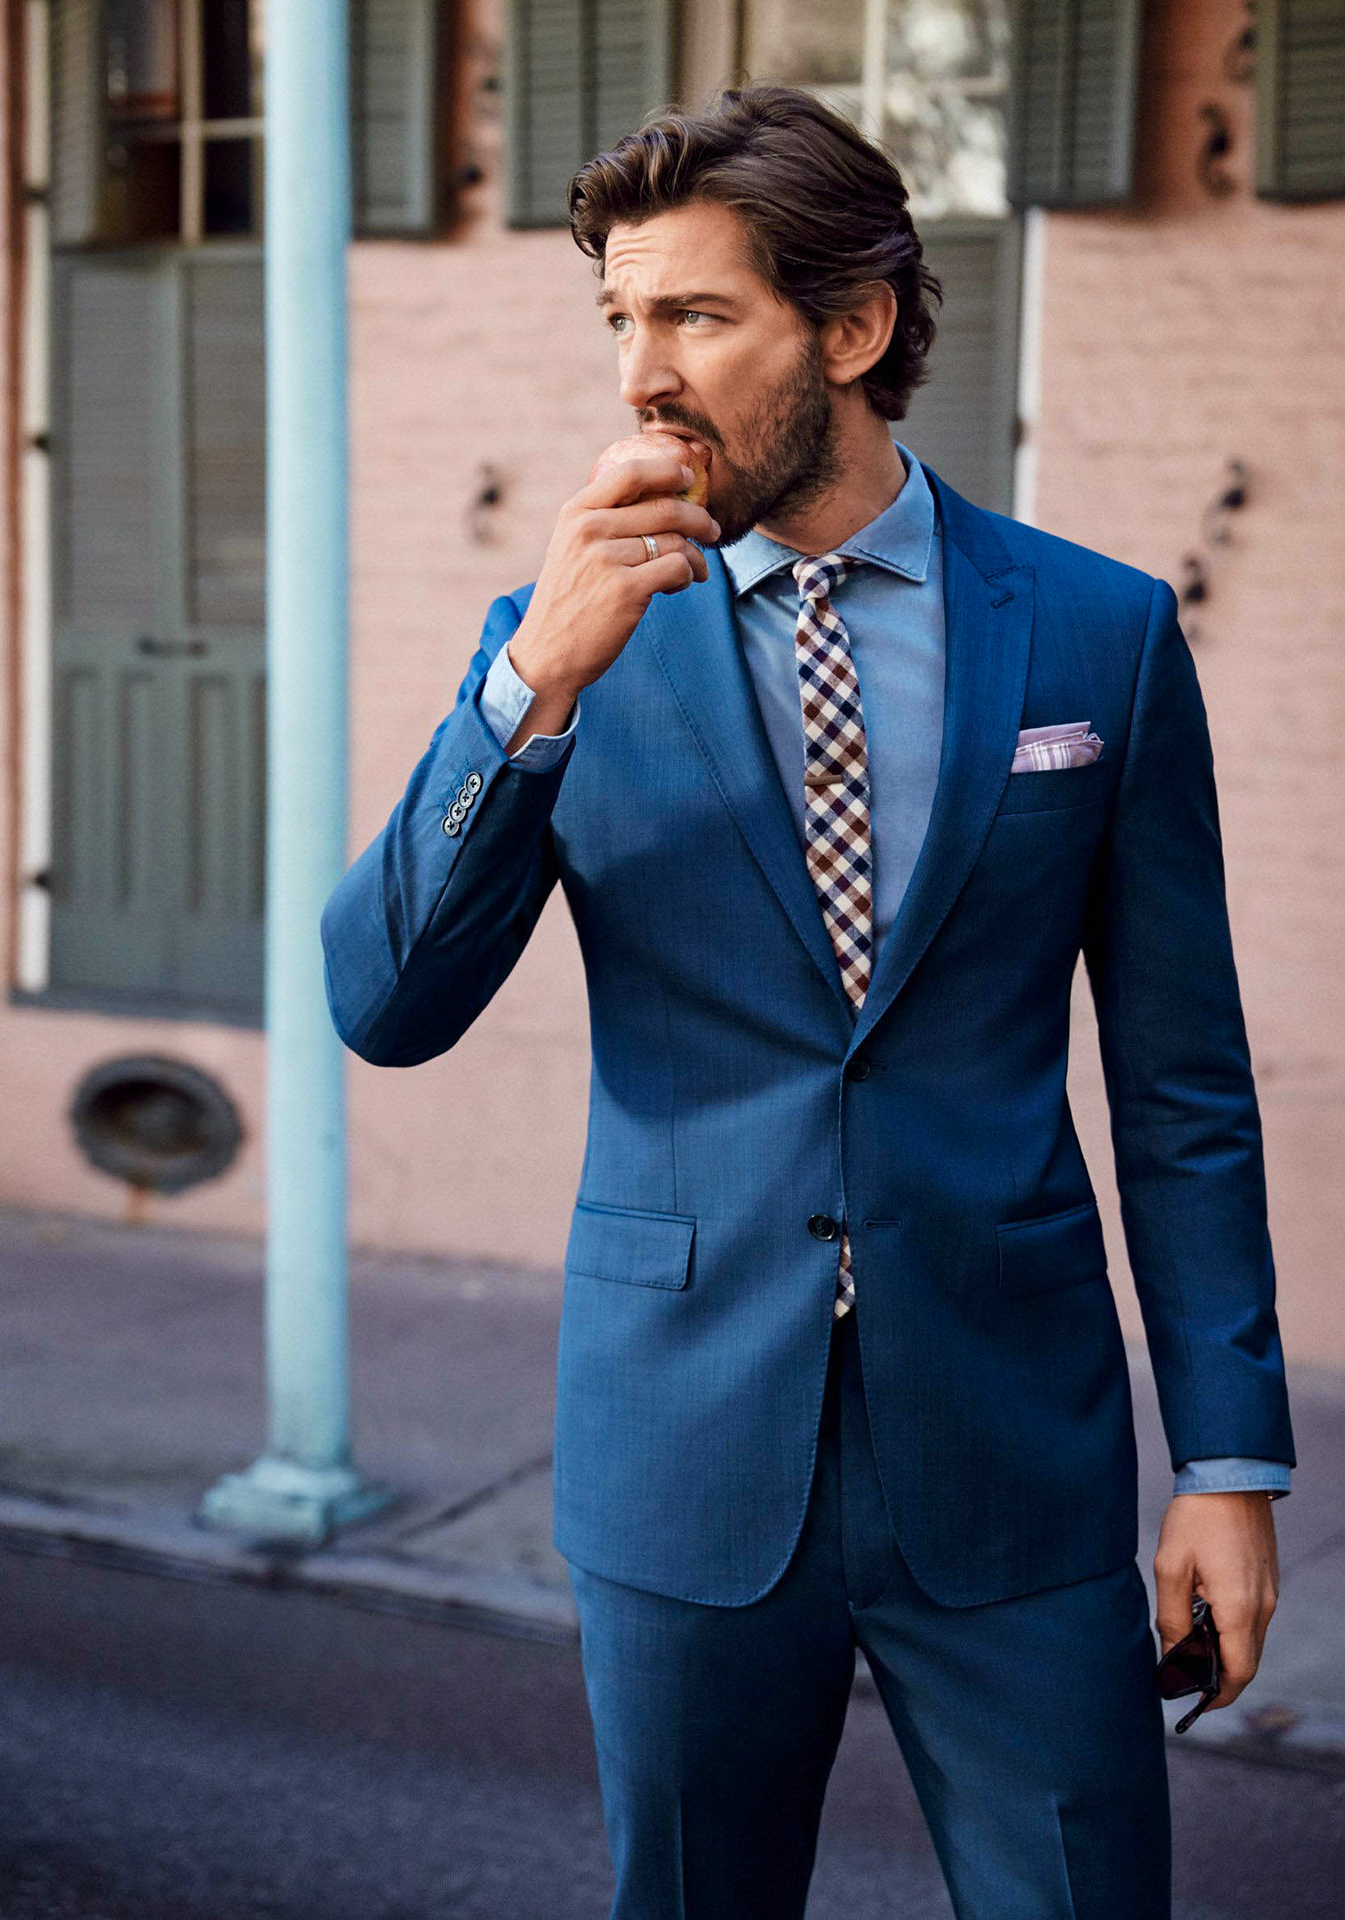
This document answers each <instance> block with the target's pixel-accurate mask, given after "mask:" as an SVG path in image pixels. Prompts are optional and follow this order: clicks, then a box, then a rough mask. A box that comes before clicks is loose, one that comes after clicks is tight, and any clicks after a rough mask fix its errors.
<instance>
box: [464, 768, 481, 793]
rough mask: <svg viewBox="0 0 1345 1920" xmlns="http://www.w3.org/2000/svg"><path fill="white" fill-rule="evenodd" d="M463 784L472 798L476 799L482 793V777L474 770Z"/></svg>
mask: <svg viewBox="0 0 1345 1920" xmlns="http://www.w3.org/2000/svg"><path fill="white" fill-rule="evenodd" d="M462 784H463V786H464V787H466V789H467V791H468V793H469V794H470V795H471V796H472V798H473V799H475V797H476V795H477V794H478V793H480V791H481V775H480V774H479V773H477V772H476V771H475V770H473V771H472V772H471V773H469V774H468V776H467V778H466V779H465V780H464V781H463V783H462Z"/></svg>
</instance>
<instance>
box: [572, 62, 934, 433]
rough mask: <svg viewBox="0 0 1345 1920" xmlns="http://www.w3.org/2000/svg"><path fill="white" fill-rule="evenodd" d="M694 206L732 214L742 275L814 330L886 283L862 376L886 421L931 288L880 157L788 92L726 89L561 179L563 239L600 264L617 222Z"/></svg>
mask: <svg viewBox="0 0 1345 1920" xmlns="http://www.w3.org/2000/svg"><path fill="white" fill-rule="evenodd" d="M696 200H714V201H718V202H719V204H720V205H721V206H725V207H731V208H732V209H733V210H734V212H735V213H737V214H738V215H739V216H740V217H741V219H742V221H743V224H744V227H745V229H746V233H747V238H748V247H749V255H748V258H749V264H750V265H751V267H752V269H753V271H754V272H755V273H756V274H757V275H758V276H759V277H760V278H761V279H762V280H764V281H765V282H766V284H767V285H768V286H769V287H770V288H771V289H772V290H773V292H774V293H775V294H776V295H777V296H778V297H779V298H780V299H782V300H788V301H789V302H790V303H791V304H792V305H793V306H794V307H795V308H796V310H797V311H798V312H799V313H801V314H802V315H803V317H804V319H805V320H808V321H810V322H811V323H812V325H813V326H814V327H817V326H820V325H821V323H822V322H823V321H824V320H827V319H829V318H831V316H833V315H835V314H843V313H851V312H853V311H854V309H855V307H856V306H857V305H858V304H859V303H860V302H861V301H862V300H863V299H864V297H865V295H866V294H867V293H869V292H871V291H872V289H873V287H874V284H875V283H876V282H878V281H883V280H885V281H886V282H887V283H888V285H889V286H890V287H891V288H892V290H893V292H894V293H895V294H896V296H897V320H896V325H895V327H894V328H893V330H892V338H891V341H890V342H889V344H888V347H887V350H886V351H885V353H884V354H883V356H882V358H881V359H880V360H878V361H876V362H875V363H874V365H873V366H872V367H870V368H869V370H868V372H867V373H865V374H863V375H862V376H861V378H862V380H863V383H864V387H865V390H866V392H867V395H868V398H869V402H870V404H871V405H872V407H873V409H874V411H875V412H876V413H880V414H882V415H883V417H884V418H885V419H888V420H901V419H903V418H904V417H905V413H906V408H907V406H908V405H909V404H910V398H911V395H912V394H913V393H914V391H915V389H916V387H917V386H919V384H920V382H921V381H922V380H923V379H924V378H925V372H926V368H925V358H926V355H927V354H928V352H929V349H930V346H931V344H932V343H933V339H934V314H933V311H932V308H933V304H934V303H935V302H937V301H939V300H941V299H942V297H943V296H942V289H941V288H940V286H939V282H938V281H937V280H936V279H935V277H934V275H933V274H932V273H931V272H930V271H929V269H928V268H927V267H926V266H925V264H924V261H923V258H922V254H921V247H920V239H919V236H918V235H917V233H916V231H915V227H914V226H913V224H912V222H911V216H910V213H909V212H908V210H907V205H906V201H907V194H906V185H905V182H904V181H903V180H902V177H901V175H900V174H899V173H898V171H897V169H896V167H895V166H894V165H893V163H892V162H891V160H889V159H888V157H887V155H886V154H885V153H884V152H883V151H882V149H881V148H880V147H877V146H875V145H874V144H873V142H872V141H870V140H866V139H865V138H864V136H863V135H862V134H861V133H859V132H858V131H857V130H856V129H855V127H853V126H852V125H851V124H850V122H849V121H848V120H845V119H843V118H842V117H841V115H840V114H838V113H833V112H832V110H831V109H830V108H829V107H826V106H824V105H823V104H822V103H821V101H819V100H815V99H814V98H813V97H812V95H811V94H808V93H804V92H802V91H801V90H800V89H799V88H797V87H782V86H768V85H765V84H757V85H752V86H745V87H740V88H738V87H734V88H725V89H724V90H723V91H722V92H720V93H718V94H717V95H715V97H714V98H713V99H711V100H710V101H709V102H708V104H707V105H705V106H704V107H702V108H700V109H699V110H698V111H695V112H691V111H688V110H686V109H684V108H681V107H668V108H664V109H662V110H661V111H660V112H658V113H656V114H652V115H650V117H649V118H648V119H647V120H645V122H644V124H643V125H642V126H641V127H639V128H638V129H637V130H636V132H634V133H628V134H627V135H626V136H625V138H624V139H621V140H618V141H617V143H616V145H615V146H614V147H612V148H611V149H610V150H609V151H608V152H607V153H600V154H598V155H596V157H595V158H594V159H592V160H589V161H588V162H586V164H585V165H584V166H582V167H581V168H580V169H579V171H578V173H577V174H576V175H575V176H574V178H573V180H572V181H571V182H570V231H571V233H573V235H574V238H575V242H576V244H577V245H578V246H580V247H582V248H583V250H584V252H585V253H587V254H590V255H591V256H592V257H593V258H594V259H595V260H597V261H598V263H599V270H601V265H602V261H603V258H604V255H605V252H606V247H607V236H608V234H609V233H610V232H611V230H612V228H613V227H614V226H616V225H617V224H618V222H630V223H638V222H639V221H642V220H648V219H650V218H652V217H653V215H655V214H659V213H668V212H671V210H672V209H673V208H674V207H682V206H686V205H687V204H688V203H689V202H692V201H696Z"/></svg>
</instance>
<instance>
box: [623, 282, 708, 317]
mask: <svg viewBox="0 0 1345 1920" xmlns="http://www.w3.org/2000/svg"><path fill="white" fill-rule="evenodd" d="M620 302H621V295H620V294H619V293H616V292H614V291H613V289H612V288H611V287H604V288H603V289H602V291H601V292H600V293H599V294H598V296H597V305H598V306H600V307H611V306H618V305H620ZM648 304H649V306H650V307H651V308H652V309H653V311H654V312H655V313H681V312H682V311H683V309H684V308H686V307H692V308H695V309H697V310H699V309H700V308H702V307H705V306H712V307H731V306H733V305H735V304H736V303H735V301H734V299H733V296H732V295H731V294H728V293H666V294H663V295H662V296H661V297H660V298H659V299H657V300H651V301H649V303H648Z"/></svg>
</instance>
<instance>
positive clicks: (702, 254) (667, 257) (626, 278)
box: [598, 201, 839, 545]
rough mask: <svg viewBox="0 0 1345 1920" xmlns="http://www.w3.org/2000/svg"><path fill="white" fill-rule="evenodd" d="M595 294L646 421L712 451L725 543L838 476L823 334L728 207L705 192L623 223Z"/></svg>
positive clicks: (810, 497) (716, 509)
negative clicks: (755, 262)
mask: <svg viewBox="0 0 1345 1920" xmlns="http://www.w3.org/2000/svg"><path fill="white" fill-rule="evenodd" d="M598 299H599V305H600V306H601V307H602V310H603V318H604V321H605V324H606V325H607V326H608V327H609V328H610V329H611V331H612V334H613V336H614V338H615V339H616V341H617V352H618V355H619V359H620V368H621V397H622V399H623V400H625V401H626V402H627V403H628V404H629V405H630V406H632V407H634V409H635V411H636V414H637V416H638V418H639V422H640V425H641V426H642V427H666V428H669V429H678V428H680V429H683V430H684V431H685V432H686V433H688V434H690V435H692V436H694V437H695V438H696V439H698V440H703V441H704V442H705V443H706V445H707V446H708V447H709V449H710V473H709V483H710V498H709V503H708V504H709V509H710V512H711V513H712V514H713V515H714V517H715V519H716V520H718V522H719V525H720V529H721V531H720V544H721V545H726V544H727V543H729V542H730V541H733V540H738V539H741V537H742V536H743V534H745V533H746V532H747V531H748V530H749V529H750V528H751V527H754V526H757V525H758V524H760V523H763V522H766V523H769V522H770V521H772V520H774V519H778V518H781V517H783V516H784V515H786V514H790V513H793V512H796V511H797V510H798V509H799V508H802V507H806V506H808V505H810V504H811V503H812V502H813V501H814V500H815V499H817V498H818V497H819V496H820V495H822V494H823V493H825V492H826V491H827V489H828V488H829V487H831V486H832V485H833V484H834V483H835V481H836V479H837V477H838V471H839V462H838V459H837V455H836V448H835V438H836V433H835V421H834V418H833V412H832V403H831V394H830V391H829V389H828V387H827V383H826V379H825V377H824V374H823V371H822V356H821V349H820V346H819V343H818V339H817V335H816V333H815V331H814V330H813V329H812V328H811V327H810V326H809V325H808V324H807V322H806V321H805V320H804V319H803V317H802V315H800V314H799V313H798V312H796V311H795V309H794V308H793V307H791V306H790V305H788V303H787V302H784V301H781V300H779V299H777V298H776V296H775V294H774V293H773V292H772V290H771V289H770V287H768V286H767V285H766V283H765V281H764V280H762V279H761V277H760V276H759V275H758V274H756V273H754V272H753V271H752V269H751V267H750V266H749V265H748V264H747V248H746V243H745V237H744V233H743V227H742V223H741V221H740V219H739V217H738V215H737V214H736V213H734V212H733V211H732V209H731V208H728V207H721V206H718V205H716V204H715V203H713V202H710V201H698V202H694V203H692V204H691V205H688V206H685V207H678V208H677V209H676V210H675V211H673V212H671V213H660V214H656V215H654V216H653V218H651V219H649V220H644V221H641V222H640V223H639V224H638V225H620V226H616V227H613V228H612V231H611V232H610V234H609V235H608V237H607V247H606V252H605V256H604V261H603V286H602V291H601V293H600V294H599V296H598Z"/></svg>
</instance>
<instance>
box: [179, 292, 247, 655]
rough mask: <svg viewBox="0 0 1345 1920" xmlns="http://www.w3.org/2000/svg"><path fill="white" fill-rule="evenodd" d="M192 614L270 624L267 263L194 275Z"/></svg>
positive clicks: (187, 334)
mask: <svg viewBox="0 0 1345 1920" xmlns="http://www.w3.org/2000/svg"><path fill="white" fill-rule="evenodd" d="M184 294H185V314H184V320H185V325H184V347H185V352H186V366H185V369H184V373H185V379H184V383H183V384H184V399H185V403H186V422H185V429H186V430H185V435H184V440H185V445H184V449H183V451H184V456H185V461H186V473H185V476H184V480H185V501H184V505H185V513H186V527H187V541H186V548H187V551H186V562H187V585H186V601H187V608H188V617H189V618H190V619H192V620H195V621H197V622H199V623H200V624H202V625H204V626H221V627H244V628H260V627H261V626H263V625H264V623H265V604H266V406H265V380H264V375H263V352H264V327H263V319H262V267H261V262H260V261H257V262H256V263H255V264H254V263H253V262H250V261H248V262H243V261H221V262H211V261H208V260H202V259H199V258H195V259H191V260H189V261H188V262H187V264H186V268H185V274H184Z"/></svg>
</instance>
